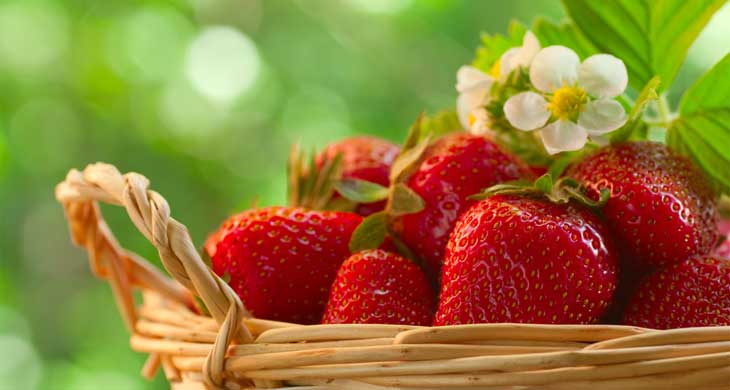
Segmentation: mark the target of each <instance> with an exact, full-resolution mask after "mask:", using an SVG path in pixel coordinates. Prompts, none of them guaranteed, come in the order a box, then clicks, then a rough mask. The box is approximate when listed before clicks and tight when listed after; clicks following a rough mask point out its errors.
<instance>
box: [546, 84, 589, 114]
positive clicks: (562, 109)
mask: <svg viewBox="0 0 730 390" xmlns="http://www.w3.org/2000/svg"><path fill="white" fill-rule="evenodd" d="M587 101H588V95H586V91H585V90H584V89H583V88H578V87H575V86H572V87H571V86H565V87H560V88H558V89H556V90H555V92H553V97H552V98H551V99H550V103H548V110H550V112H552V113H553V116H555V117H556V118H558V119H563V120H567V119H576V117H577V116H578V114H579V113H580V112H581V111H583V109H585V105H586V102H587Z"/></svg>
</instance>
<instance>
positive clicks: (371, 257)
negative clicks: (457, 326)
mask: <svg viewBox="0 0 730 390" xmlns="http://www.w3.org/2000/svg"><path fill="white" fill-rule="evenodd" d="M433 308H434V294H433V291H432V290H431V286H430V285H429V282H428V279H427V278H426V275H425V274H424V273H423V271H422V270H421V269H420V268H419V267H418V266H417V265H416V264H414V263H413V262H411V261H410V260H406V259H405V258H403V257H401V256H399V255H396V254H394V253H390V252H386V251H384V250H381V249H372V250H366V251H363V252H360V253H357V254H354V255H352V256H351V257H350V258H349V259H347V260H346V261H345V262H344V263H343V264H342V267H340V270H339V272H338V273H337V277H336V278H335V282H334V283H333V284H332V291H331V292H330V298H329V301H328V302H327V307H326V309H325V312H324V317H323V319H322V323H324V324H407V325H431V319H432V318H433Z"/></svg>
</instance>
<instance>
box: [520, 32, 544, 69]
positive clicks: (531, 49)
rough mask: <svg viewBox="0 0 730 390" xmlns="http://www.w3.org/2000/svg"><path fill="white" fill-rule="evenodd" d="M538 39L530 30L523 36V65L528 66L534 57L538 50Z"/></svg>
mask: <svg viewBox="0 0 730 390" xmlns="http://www.w3.org/2000/svg"><path fill="white" fill-rule="evenodd" d="M540 49H541V47H540V41H538V40H537V37H536V36H535V34H533V33H532V31H530V30H527V32H526V33H525V36H524V37H523V38H522V56H521V58H522V60H523V62H521V64H522V65H523V66H528V65H530V63H531V62H532V60H533V59H534V58H535V56H536V55H537V53H539V52H540Z"/></svg>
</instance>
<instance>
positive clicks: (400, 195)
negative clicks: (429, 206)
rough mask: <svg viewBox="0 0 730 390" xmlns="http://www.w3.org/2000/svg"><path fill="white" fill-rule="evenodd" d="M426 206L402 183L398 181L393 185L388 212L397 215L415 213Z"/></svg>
mask: <svg viewBox="0 0 730 390" xmlns="http://www.w3.org/2000/svg"><path fill="white" fill-rule="evenodd" d="M424 207H426V203H425V202H424V201H423V199H422V198H421V197H420V196H418V194H417V193H415V192H414V191H413V190H412V189H410V188H408V186H407V185H405V184H403V183H398V184H396V185H395V186H394V187H393V193H392V195H391V199H390V205H389V210H388V211H389V213H390V215H392V216H394V217H397V216H401V215H406V214H413V213H417V212H419V211H421V210H423V208H424Z"/></svg>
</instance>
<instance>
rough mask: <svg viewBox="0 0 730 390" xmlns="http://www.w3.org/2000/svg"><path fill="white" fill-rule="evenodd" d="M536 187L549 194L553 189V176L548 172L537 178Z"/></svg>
mask: <svg viewBox="0 0 730 390" xmlns="http://www.w3.org/2000/svg"><path fill="white" fill-rule="evenodd" d="M535 188H537V189H538V190H540V192H542V193H543V194H549V193H550V192H552V190H553V177H552V176H551V175H550V174H549V173H546V174H544V175H542V176H540V177H539V178H538V179H537V180H535Z"/></svg>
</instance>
